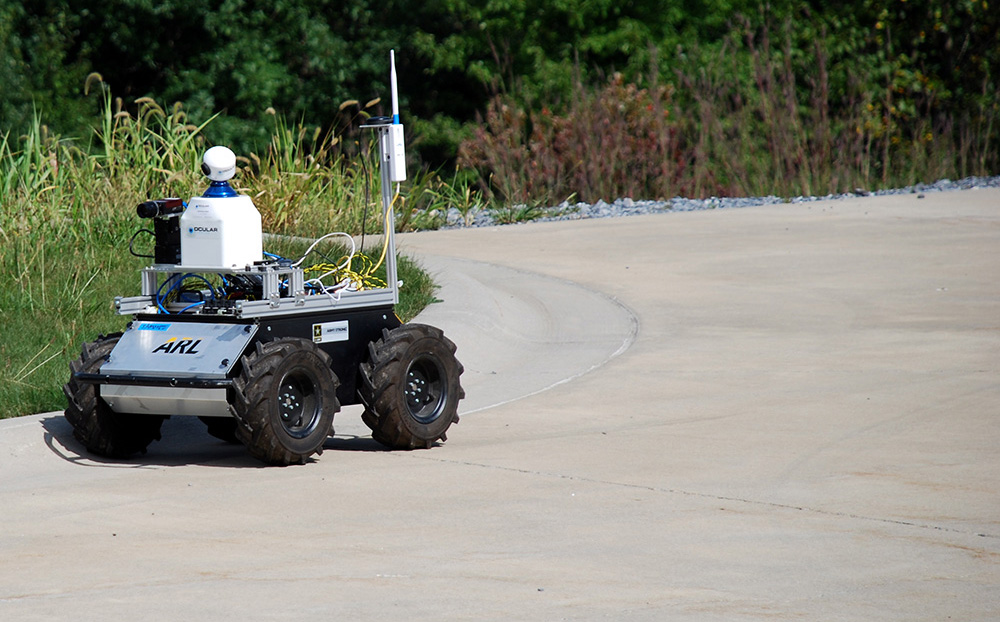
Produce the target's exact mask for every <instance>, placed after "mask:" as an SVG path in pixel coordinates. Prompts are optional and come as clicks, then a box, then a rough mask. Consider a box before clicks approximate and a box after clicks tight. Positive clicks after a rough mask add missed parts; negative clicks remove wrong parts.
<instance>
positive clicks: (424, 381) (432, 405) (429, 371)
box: [403, 359, 444, 423]
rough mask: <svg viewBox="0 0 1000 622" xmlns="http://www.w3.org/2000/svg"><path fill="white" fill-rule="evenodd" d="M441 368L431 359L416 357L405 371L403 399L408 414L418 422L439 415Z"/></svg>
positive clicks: (441, 398) (441, 402) (423, 421)
mask: <svg viewBox="0 0 1000 622" xmlns="http://www.w3.org/2000/svg"><path fill="white" fill-rule="evenodd" d="M443 391H444V387H443V385H442V375H441V370H439V369H438V367H437V365H435V364H434V363H433V361H431V360H426V359H418V360H416V361H414V362H413V364H411V365H410V368H409V369H408V370H407V372H406V383H405V385H404V387H403V399H404V400H405V402H406V408H407V410H409V411H410V415H411V416H412V417H413V418H414V419H416V420H417V421H419V422H420V423H430V422H431V421H434V420H435V419H437V418H438V417H439V416H441V410H442V406H443V404H444V399H443V398H444V395H443Z"/></svg>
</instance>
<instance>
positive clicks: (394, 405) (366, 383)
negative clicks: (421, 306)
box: [358, 323, 465, 449]
mask: <svg viewBox="0 0 1000 622" xmlns="http://www.w3.org/2000/svg"><path fill="white" fill-rule="evenodd" d="M428 338H429V339H433V340H435V341H438V342H440V343H441V344H443V345H444V348H445V350H446V351H447V352H448V353H449V354H450V356H451V357H452V359H453V360H454V362H455V364H456V366H457V374H456V376H455V378H454V383H455V398H454V399H453V400H452V403H450V404H448V406H447V407H446V409H445V412H444V413H443V414H442V415H441V421H440V423H438V424H436V425H435V426H434V427H435V428H441V429H440V430H439V431H435V432H433V433H431V434H430V435H428V436H420V435H419V434H416V433H415V432H414V430H413V429H412V428H411V427H410V426H408V425H407V419H408V415H407V414H405V413H403V412H402V409H401V408H399V405H398V396H399V395H400V394H401V393H402V388H401V387H400V382H402V379H403V371H404V369H405V365H406V358H407V356H409V355H410V354H411V353H408V350H409V348H410V346H411V345H412V344H414V343H415V342H417V341H418V340H421V339H428ZM456 350H457V348H456V346H455V344H454V343H453V342H452V341H451V340H450V339H448V338H447V337H445V335H444V332H443V331H442V330H441V329H439V328H437V327H434V326H428V325H426V324H412V323H411V324H404V325H402V326H400V327H398V328H395V329H393V330H391V331H390V330H388V329H382V338H381V339H379V340H378V341H376V342H373V343H369V344H368V360H367V361H365V362H363V363H361V366H360V371H361V373H360V374H359V376H360V380H361V382H360V384H359V387H358V397H359V398H360V400H361V403H362V404H363V405H364V407H365V410H364V413H363V414H362V415H361V420H362V421H364V423H365V425H367V426H368V427H369V428H370V429H371V431H372V438H374V439H375V440H376V441H378V442H379V443H381V444H382V445H385V446H386V447H389V448H392V449H416V448H430V447H431V446H432V445H433V444H434V442H435V441H438V440H440V441H445V440H447V435H446V431H447V429H448V427H450V426H451V424H453V423H458V420H459V416H458V401H459V400H461V399H463V398H464V397H465V390H464V389H462V386H461V383H460V379H459V376H461V374H462V372H464V371H465V369H464V367H463V366H462V364H461V363H460V362H458V360H457V359H455V358H454V355H455V351H456Z"/></svg>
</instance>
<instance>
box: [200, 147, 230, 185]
mask: <svg viewBox="0 0 1000 622" xmlns="http://www.w3.org/2000/svg"><path fill="white" fill-rule="evenodd" d="M202 162H203V163H202V165H201V172H202V173H204V174H205V176H206V177H208V178H209V179H211V180H212V181H228V180H230V179H232V178H233V175H235V174H236V154H235V153H233V150H232V149H230V148H229V147H222V146H215V147H212V148H211V149H209V150H208V151H206V152H205V158H204V160H203V161H202Z"/></svg>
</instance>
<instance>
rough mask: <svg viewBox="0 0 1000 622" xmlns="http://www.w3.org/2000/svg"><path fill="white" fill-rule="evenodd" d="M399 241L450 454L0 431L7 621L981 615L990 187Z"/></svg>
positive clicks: (176, 432) (996, 472) (347, 429)
mask: <svg viewBox="0 0 1000 622" xmlns="http://www.w3.org/2000/svg"><path fill="white" fill-rule="evenodd" d="M402 246H403V248H404V250H406V251H408V252H410V253H412V254H416V255H419V256H422V257H425V261H426V263H427V265H428V266H429V267H430V268H431V269H432V270H434V271H436V272H439V273H440V280H441V281H442V282H443V283H444V284H445V287H444V288H443V290H442V292H441V293H440V297H441V298H442V299H444V302H443V303H442V304H439V305H434V306H432V307H431V308H429V309H428V311H427V312H426V316H425V320H426V321H428V322H430V323H435V324H438V325H440V326H442V327H443V328H444V329H445V330H446V332H447V333H448V334H449V335H450V336H452V337H453V338H454V340H455V341H456V342H457V343H458V344H459V356H460V358H461V359H462V360H463V362H464V363H465V366H466V373H465V376H464V377H463V380H464V384H465V386H466V388H467V391H468V394H469V397H468V400H467V401H466V402H465V403H464V407H463V409H462V410H463V411H464V413H465V415H464V416H463V418H462V421H461V424H460V425H458V426H456V427H455V428H453V429H452V431H451V434H450V435H449V436H450V440H449V441H448V442H447V443H445V444H443V445H441V446H438V447H435V448H433V449H430V450H425V451H415V452H408V453H404V452H386V451H381V450H379V448H378V446H377V445H375V444H374V443H373V442H372V441H371V440H370V439H369V438H366V437H365V436H364V434H363V426H360V425H359V423H358V421H357V413H356V412H355V411H352V412H347V413H344V414H343V415H341V416H338V424H337V430H338V435H337V436H336V437H334V438H332V439H331V440H330V441H329V442H328V443H327V451H326V452H325V453H324V454H323V455H322V456H320V457H319V458H318V459H317V460H316V461H314V462H312V463H310V464H307V465H304V466H300V467H289V468H284V469H279V468H260V467H258V465H257V464H256V463H254V462H253V461H252V460H250V459H248V458H247V457H245V456H244V454H243V452H242V450H240V449H239V448H232V447H229V446H225V445H221V444H218V443H217V442H216V441H214V440H213V439H211V438H210V437H208V436H207V435H205V434H204V433H203V432H202V431H201V427H200V424H198V422H197V421H192V420H187V419H177V418H175V419H172V420H170V421H169V422H168V423H167V425H165V426H164V433H165V435H166V436H165V439H164V441H162V442H160V443H157V444H154V445H153V446H152V447H151V449H150V452H149V453H148V454H147V455H146V456H145V458H144V459H142V460H137V461H133V462H128V463H112V462H101V461H97V460H94V459H93V458H90V457H87V456H85V455H81V453H80V447H79V446H78V445H77V444H76V443H75V442H74V441H73V440H72V436H71V434H70V433H69V430H68V428H67V425H66V424H65V422H64V421H63V420H62V419H61V417H59V416H58V415H57V414H48V415H40V416H37V417H30V418H26V419H20V420H15V421H3V422H0V525H2V532H0V619H3V620H19V621H20V620H55V619H73V620H99V619H100V620H108V619H111V620H116V619H125V618H142V619H147V620H181V619H183V620H271V619H340V620H398V619H404V618H405V619H414V620H446V619H447V620H559V619H570V620H593V619H613V620H624V619H628V620H761V619H803V620H945V619H955V620H996V619H998V618H1000V452H998V447H1000V192H998V191H993V190H991V191H984V190H981V191H970V192H963V193H947V194H930V195H928V196H927V198H925V199H918V198H917V197H916V196H912V195H911V196H900V197H884V198H877V199H876V198H868V199H858V200H856V201H850V202H837V203H816V204H810V205H794V206H792V205H785V206H772V207H761V208H753V209H746V210H739V211H718V212H699V213H689V214H665V215H658V216H649V217H636V218H627V219H618V220H603V221H581V222H571V223H551V224H533V225H521V226H513V227H505V228H498V229H481V230H466V231H447V232H436V233H423V234H417V235H411V236H404V237H403V240H402ZM470 259H472V260H475V261H469V260H470ZM517 397H520V398H521V399H516V400H514V401H510V400H512V399H513V398H517Z"/></svg>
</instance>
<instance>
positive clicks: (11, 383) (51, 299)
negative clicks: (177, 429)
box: [0, 76, 434, 418]
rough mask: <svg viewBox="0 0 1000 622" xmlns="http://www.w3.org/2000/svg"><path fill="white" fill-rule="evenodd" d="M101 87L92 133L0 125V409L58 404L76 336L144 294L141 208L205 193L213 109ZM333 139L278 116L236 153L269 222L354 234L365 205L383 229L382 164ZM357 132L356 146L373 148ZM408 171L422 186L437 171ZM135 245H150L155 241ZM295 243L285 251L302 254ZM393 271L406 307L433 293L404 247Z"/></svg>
mask: <svg viewBox="0 0 1000 622" xmlns="http://www.w3.org/2000/svg"><path fill="white" fill-rule="evenodd" d="M95 83H96V84H97V85H98V86H99V87H101V88H103V84H101V83H100V78H99V76H93V81H89V82H88V87H90V86H92V85H93V84H95ZM103 95H104V107H103V111H102V114H101V116H100V119H98V123H97V128H96V129H95V132H94V134H93V135H92V136H90V137H87V138H86V139H67V138H62V137H59V136H54V135H52V134H50V133H49V132H48V130H47V128H46V126H45V124H44V123H43V120H42V117H41V115H39V114H36V115H35V117H34V120H33V123H32V124H31V126H30V127H28V128H26V131H25V132H24V133H23V134H22V135H20V136H13V135H11V134H7V135H4V136H0V278H2V281H3V286H2V287H0V386H3V387H4V391H3V392H2V393H0V418H5V417H13V416H18V415H24V414H29V413H34V412H41V411H46V410H59V409H62V408H63V407H64V406H65V398H64V397H63V395H62V384H63V383H64V382H65V381H66V379H67V373H68V362H69V361H70V360H71V359H72V358H74V357H76V356H77V355H78V352H79V346H80V344H81V343H82V342H84V341H89V340H92V339H94V338H95V337H96V336H97V334H99V333H102V332H105V333H106V332H113V331H116V330H121V328H122V327H123V325H124V323H125V318H122V317H121V316H118V315H117V314H115V313H114V311H113V308H112V300H113V299H114V297H115V296H116V295H135V294H138V293H139V270H140V269H141V268H142V267H143V266H144V265H145V264H146V263H148V260H144V259H140V258H137V257H133V256H132V255H131V254H130V253H129V251H128V243H129V239H130V238H131V237H132V235H133V233H134V232H135V231H136V230H137V229H139V228H140V227H141V226H142V224H143V223H141V222H140V221H139V219H138V217H137V216H136V215H135V206H136V205H137V204H138V203H140V202H142V201H145V200H147V199H150V198H158V197H168V196H178V197H190V196H193V195H200V194H201V193H202V192H203V191H204V188H205V185H206V184H205V181H204V179H203V177H202V176H201V174H200V172H199V165H200V158H201V156H202V154H203V152H204V150H205V149H206V148H207V147H208V146H210V144H209V143H208V142H207V140H206V137H205V130H206V126H208V125H209V124H210V123H211V120H209V121H208V122H205V123H201V124H198V125H195V124H192V123H190V122H189V120H188V118H187V115H186V113H185V112H184V109H183V107H182V106H181V105H180V104H176V105H174V106H173V107H170V108H164V107H162V106H161V105H159V104H158V103H157V102H155V101H152V100H150V99H147V98H143V99H139V100H137V101H135V102H133V104H132V105H131V106H128V107H126V106H125V105H124V103H123V102H122V100H120V99H114V98H112V96H111V94H110V93H109V92H108V91H107V90H104V91H103ZM359 113H363V111H361V110H359ZM341 140H342V139H341V138H338V137H329V138H324V137H321V136H320V135H319V134H318V133H317V132H316V131H315V130H309V129H307V128H303V127H292V126H288V125H287V124H285V123H284V122H283V121H282V120H281V119H279V118H277V117H275V125H274V137H273V139H272V142H271V144H270V146H269V148H268V149H267V150H266V152H264V153H263V154H261V155H257V154H252V153H251V154H246V155H245V156H244V157H242V158H241V159H240V162H241V163H242V166H241V172H240V174H239V175H238V176H237V178H236V179H235V186H236V187H237V189H238V190H239V191H240V192H243V193H246V194H248V195H250V196H251V197H252V198H253V199H254V202H255V204H256V205H257V207H258V209H259V210H260V211H261V213H262V216H263V220H264V223H265V231H267V232H270V233H279V234H287V235H289V236H300V237H302V238H310V239H311V238H315V237H318V236H319V235H321V234H324V233H327V232H329V231H335V230H337V231H348V232H352V233H360V230H361V223H362V221H363V220H365V212H366V210H367V212H368V218H367V227H366V228H367V230H368V232H369V233H374V232H377V231H380V230H381V223H380V222H379V218H378V217H377V215H378V214H380V213H381V209H380V204H376V200H377V199H378V198H379V197H380V193H379V190H378V186H377V184H378V179H379V178H378V174H377V171H375V172H374V174H371V173H372V171H371V170H370V169H371V166H372V165H371V164H365V165H364V166H363V165H362V163H361V160H360V158H359V157H354V158H350V159H349V158H347V157H346V156H345V154H344V152H343V150H341V149H340V148H339V147H338V145H339V142H340V141H341ZM356 142H357V143H358V144H356V145H354V148H355V153H357V152H358V151H360V153H361V156H364V155H365V154H366V151H365V150H366V149H367V147H366V146H365V145H363V144H362V142H361V141H360V139H359V140H358V141H356ZM415 177H416V180H415V183H414V187H415V188H416V192H417V193H418V195H419V194H423V193H424V188H425V187H429V186H430V185H432V183H433V180H431V179H429V177H428V179H425V178H424V176H421V175H420V174H418V175H416V176H415ZM407 215H408V216H411V217H412V214H407ZM417 220H419V218H418V219H417ZM136 244H137V247H140V248H141V250H145V251H147V252H148V251H149V249H148V248H143V244H146V245H149V240H144V238H142V237H140V238H139V240H137V242H136ZM268 244H269V243H266V244H265V245H268ZM295 244H296V243H294V242H290V243H286V244H285V245H284V246H282V251H283V252H286V253H294V252H297V251H296V249H295ZM300 246H303V248H302V249H299V250H298V252H301V250H304V246H305V243H301V244H300ZM376 247H377V242H375V243H372V244H371V245H370V246H369V247H368V248H369V251H371V250H377V248H376ZM399 269H400V278H401V279H402V280H403V281H404V283H405V284H406V285H405V287H404V289H403V290H402V291H401V292H400V297H401V302H400V305H399V307H397V312H398V313H400V315H401V316H404V319H408V318H409V317H412V316H413V315H415V314H416V313H417V312H419V310H420V309H421V308H423V306H425V305H426V304H427V303H429V302H430V301H432V300H433V292H434V285H433V283H432V282H431V281H430V279H429V278H427V276H426V275H425V274H423V273H422V272H421V271H420V270H419V268H418V267H417V266H416V265H415V264H414V263H413V262H412V261H409V260H407V259H405V258H402V260H401V262H400V266H399Z"/></svg>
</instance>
